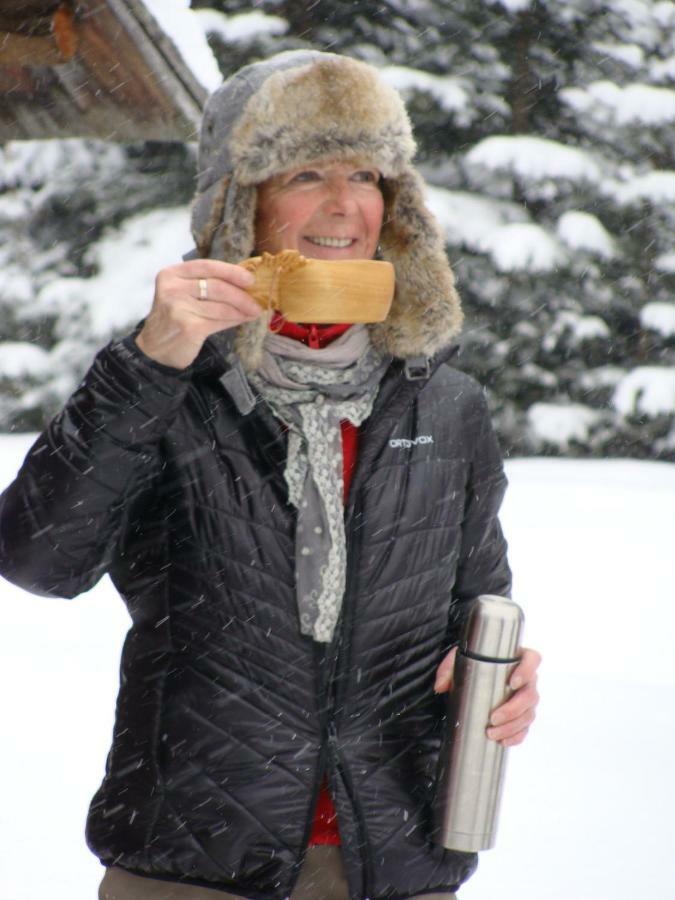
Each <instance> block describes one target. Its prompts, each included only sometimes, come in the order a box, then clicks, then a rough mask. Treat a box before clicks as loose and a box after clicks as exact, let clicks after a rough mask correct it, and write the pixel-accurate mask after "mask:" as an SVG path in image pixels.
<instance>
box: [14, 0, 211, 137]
mask: <svg viewBox="0 0 675 900" xmlns="http://www.w3.org/2000/svg"><path fill="white" fill-rule="evenodd" d="M206 96H207V92H206V90H205V89H204V88H203V87H202V85H201V84H200V83H199V82H198V81H197V80H196V78H195V77H194V75H193V74H192V72H191V71H190V69H189V68H188V66H187V64H186V63H185V61H184V60H183V59H182V57H181V56H180V54H179V53H178V51H177V49H176V47H175V46H174V44H173V43H172V41H171V40H170V39H169V38H168V37H167V35H166V34H165V33H164V32H163V31H162V30H161V28H160V27H159V25H158V24H157V22H156V21H155V20H154V19H153V18H152V16H151V15H150V14H149V12H148V11H147V9H146V8H145V6H144V5H143V3H142V0H78V2H70V3H67V2H66V3H64V2H59V0H4V2H3V4H2V9H1V10H0V142H2V141H7V140H16V139H31V138H65V137H95V138H102V139H104V140H110V141H121V142H135V141H142V140H160V141H190V140H195V139H196V137H197V132H198V127H199V120H200V117H201V110H202V107H203V105H204V101H205V99H206Z"/></svg>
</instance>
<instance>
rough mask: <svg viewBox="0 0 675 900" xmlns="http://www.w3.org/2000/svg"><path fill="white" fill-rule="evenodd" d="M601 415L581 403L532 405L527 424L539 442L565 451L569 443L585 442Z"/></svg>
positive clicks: (528, 412)
mask: <svg viewBox="0 0 675 900" xmlns="http://www.w3.org/2000/svg"><path fill="white" fill-rule="evenodd" d="M600 416H601V414H600V413H599V412H598V411H597V410H594V409H591V408H590V407H588V406H583V405H582V404H581V403H566V404H564V405H563V404H559V403H534V404H532V406H531V407H530V408H529V409H528V411H527V422H528V425H529V427H530V429H531V430H532V432H533V433H534V434H535V435H536V437H538V438H540V439H541V440H544V441H547V442H548V443H549V444H553V445H554V446H556V447H559V448H560V449H561V450H566V449H567V448H568V447H569V444H570V441H582V442H583V441H586V440H588V435H589V432H590V431H591V429H592V428H593V426H594V425H595V424H596V423H597V422H598V421H599V419H600Z"/></svg>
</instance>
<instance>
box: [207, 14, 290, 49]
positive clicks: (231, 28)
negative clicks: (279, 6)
mask: <svg viewBox="0 0 675 900" xmlns="http://www.w3.org/2000/svg"><path fill="white" fill-rule="evenodd" d="M195 15H196V16H197V19H198V20H199V24H200V26H201V28H202V29H203V31H204V34H216V35H218V37H219V38H221V40H223V41H225V42H226V43H228V44H234V43H237V42H240V41H242V42H243V41H250V40H252V39H253V38H256V37H259V36H260V35H263V34H269V35H280V34H285V33H286V32H287V31H288V22H287V21H286V19H282V18H281V17H280V16H270V15H267V14H266V13H263V12H260V10H252V11H251V12H246V13H238V14H236V15H231V16H228V15H226V14H225V13H222V12H218V10H215V9H197V10H195Z"/></svg>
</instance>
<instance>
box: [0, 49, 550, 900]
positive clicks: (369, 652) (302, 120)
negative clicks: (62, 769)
mask: <svg viewBox="0 0 675 900" xmlns="http://www.w3.org/2000/svg"><path fill="white" fill-rule="evenodd" d="M413 152H414V142H413V139H412V134H411V131H410V124H409V121H408V118H407V115H406V113H405V110H404V107H403V104H402V102H401V100H400V98H399V96H398V95H397V94H396V93H395V92H394V91H393V90H392V89H390V88H389V87H387V86H386V85H385V84H383V83H382V82H381V81H380V79H379V77H378V74H377V72H376V70H374V69H373V68H371V67H370V66H367V65H365V64H362V63H358V62H356V61H354V60H349V59H346V58H342V57H338V56H334V55H331V54H321V53H311V52H298V53H290V54H283V55H281V56H279V57H275V58H273V59H271V60H269V61H267V62H264V63H259V64H256V65H254V66H250V67H247V68H246V69H243V70H242V71H241V72H239V73H238V74H237V75H235V76H234V77H233V78H231V79H230V80H229V81H228V82H226V83H225V84H224V85H223V87H222V88H221V89H220V90H219V91H218V92H216V93H215V94H214V95H213V97H212V98H211V99H210V101H209V104H208V106H207V108H206V111H205V115H204V123H203V128H202V135H201V142H200V158H199V181H198V190H197V196H196V199H195V204H194V207H193V217H192V225H193V233H194V236H195V241H196V243H197V251H196V254H195V255H196V256H197V257H199V258H193V259H190V260H189V261H187V262H184V263H182V264H180V265H177V266H173V267H171V268H169V269H165V270H163V271H162V272H160V273H159V275H158V277H157V285H156V294H155V299H154V303H153V307H152V310H151V311H150V314H149V315H148V318H147V319H146V320H145V322H144V323H143V324H142V327H140V329H139V330H138V331H137V332H136V333H135V334H134V335H132V336H130V337H129V338H127V339H125V340H122V341H120V342H115V343H113V344H111V345H110V346H108V347H107V348H105V349H104V350H103V351H102V352H101V353H100V354H99V355H98V357H97V359H96V360H95V362H94V365H93V366H92V369H91V370H90V372H89V373H88V374H87V376H86V378H85V380H84V382H83V384H82V386H81V387H80V389H79V390H78V391H77V392H76V393H75V395H74V396H73V397H72V398H71V400H70V401H69V402H68V404H67V405H66V407H65V409H64V410H63V412H62V413H61V414H60V415H59V416H58V417H57V418H56V420H55V421H54V422H53V423H52V424H51V425H50V427H49V429H48V430H47V432H46V433H45V434H44V435H43V436H42V437H41V438H40V439H39V440H38V442H37V443H36V445H35V446H34V447H33V449H32V450H31V451H30V453H29V455H28V457H27V459H26V462H25V463H24V466H23V468H22V470H21V472H20V473H19V476H18V478H17V480H16V481H15V483H14V484H13V485H12V486H11V487H10V488H9V489H8V490H7V491H6V493H5V495H4V496H3V507H2V516H1V523H0V525H1V531H0V537H1V541H2V543H1V545H0V546H1V551H2V566H3V573H4V574H5V575H6V577H8V578H10V579H11V580H14V581H15V582H17V583H18V584H21V585H22V586H24V587H26V588H27V589H29V590H32V591H35V592H36V593H42V594H47V595H53V596H62V597H70V596H74V595H75V594H77V593H79V592H81V591H83V590H86V589H87V588H89V587H91V585H92V584H94V583H95V582H96V581H97V580H98V578H100V576H101V575H102V574H103V573H104V572H108V573H109V574H110V576H111V578H112V580H113V582H114V583H115V585H116V587H117V588H118V590H119V591H120V593H121V595H122V596H123V598H124V600H125V602H126V604H127V607H128V609H129V613H130V615H131V618H132V622H133V624H132V627H131V630H130V632H129V635H128V637H127V640H126V643H125V647H124V652H123V659H122V679H121V688H120V695H119V699H118V708H117V720H116V725H115V732H114V737H113V745H112V749H111V752H110V756H109V758H108V763H107V770H106V776H105V779H104V781H103V784H102V786H101V788H100V790H99V791H98V793H97V794H96V796H95V797H94V800H93V801H92V805H91V809H90V813H89V819H88V826H87V836H88V841H89V844H90V846H91V848H92V850H93V851H94V852H95V853H96V854H97V855H98V856H99V858H100V859H101V860H102V861H103V863H104V864H105V865H106V866H107V867H108V871H107V874H106V876H105V878H104V880H103V883H102V885H101V889H100V897H101V898H105V900H135V898H157V900H160V898H163V900H170V898H176V900H180V898H183V900H199V898H204V900H206V898H207V897H209V898H210V897H214V898H215V897H228V896H235V897H256V898H284V897H289V896H292V897H293V898H301V897H302V898H317V900H318V898H336V900H337V898H345V897H349V896H351V897H352V898H379V897H416V896H419V895H424V896H425V897H444V898H450V897H452V896H454V891H455V890H456V889H457V888H458V887H459V885H460V884H461V883H462V882H463V881H464V880H466V878H468V877H469V876H470V875H471V873H472V872H473V870H474V869H475V866H476V857H475V855H474V854H463V853H454V852H450V851H446V850H443V849H441V848H439V847H438V846H436V845H435V844H434V842H433V829H432V825H431V817H430V804H431V801H432V798H433V792H434V780H435V773H436V765H437V758H438V749H439V742H440V735H441V729H442V722H443V715H442V712H443V699H442V696H440V695H441V694H442V693H443V692H444V691H446V690H447V689H448V687H449V685H450V682H451V675H452V665H453V651H452V650H451V649H450V648H451V647H452V646H453V645H454V644H455V643H456V641H457V637H458V632H459V626H460V623H461V620H462V615H463V611H464V609H465V608H466V603H467V601H469V600H470V599H472V598H473V597H475V596H477V595H478V594H481V593H491V594H507V593H508V592H509V590H510V574H509V570H508V565H507V562H506V545H505V542H504V539H503V537H502V533H501V530H500V527H499V523H498V519H497V512H498V509H499V505H500V502H501V498H502V495H503V492H504V488H505V479H504V475H503V471H502V464H501V460H500V456H499V452H498V449H497V444H496V441H495V438H494V435H493V432H492V429H491V426H490V422H489V418H488V414H487V410H486V405H485V400H484V397H483V393H482V391H481V390H480V388H479V387H478V386H477V385H476V384H475V383H474V382H473V381H472V380H471V379H470V378H468V377H467V376H465V375H463V374H461V373H459V372H457V371H456V370H454V369H452V368H451V367H450V366H448V365H447V363H446V360H447V359H448V357H449V356H450V355H451V353H452V349H451V345H452V341H453V338H454V337H455V336H456V334H457V332H458V330H459V327H460V323H461V312H460V307H459V300H458V297H457V294H456V292H455V290H454V286H453V278H452V273H451V271H450V269H449V267H448V263H447V260H446V257H445V254H444V250H443V242H442V239H441V237H440V235H439V232H438V229H437V227H436V225H435V223H434V222H433V220H432V219H431V217H430V216H429V213H428V212H427V211H426V209H425V208H424V204H423V199H422V190H423V188H422V184H421V181H420V179H419V177H418V176H417V174H416V173H415V171H414V169H413V168H412V166H411V162H410V160H411V158H412V155H413ZM281 249H297V250H299V251H300V252H301V253H302V254H303V255H305V256H308V257H314V258H319V259H362V258H372V257H374V256H376V255H377V256H379V257H381V258H382V259H385V260H389V261H390V262H391V263H392V264H393V265H394V268H395V271H396V295H395V298H394V302H393V306H392V310H391V312H390V314H389V316H388V318H387V320H386V321H385V322H383V323H381V324H378V325H373V326H368V327H365V326H353V327H349V325H348V324H343V325H335V326H326V327H323V328H320V327H317V326H315V325H312V324H311V323H310V324H308V325H307V326H297V325H290V324H288V323H284V322H283V321H282V320H281V321H280V320H279V318H278V317H276V318H275V319H274V320H270V315H269V314H267V313H261V311H260V308H259V307H258V306H257V304H256V303H255V302H254V301H253V300H252V299H251V297H250V295H249V294H248V293H247V291H246V289H247V288H249V287H250V286H251V283H252V280H253V279H252V276H251V275H250V274H249V273H248V272H247V271H246V270H245V269H243V268H242V267H240V266H238V265H237V264H236V263H237V262H238V261H241V260H243V259H245V258H247V257H248V256H250V255H251V254H254V253H255V254H258V253H261V252H263V251H265V250H267V251H270V252H277V251H278V250H281ZM420 438H423V440H420ZM343 502H344V509H343ZM538 663H539V658H538V655H537V654H536V653H534V651H525V653H524V656H523V661H522V663H521V664H520V665H519V667H518V668H517V670H516V672H515V673H514V679H513V682H514V683H513V684H512V686H513V687H515V688H517V690H516V692H515V694H514V695H513V697H512V698H511V699H510V700H509V701H508V703H506V704H504V706H502V707H501V708H500V710H499V711H497V712H496V713H495V721H494V723H493V726H492V727H491V728H490V729H489V731H488V734H489V735H490V737H492V738H493V739H495V740H500V741H502V742H503V743H505V744H515V743H519V742H520V741H521V740H522V739H523V737H524V735H525V733H526V731H527V728H528V726H529V724H530V723H531V721H532V719H533V717H534V707H535V706H536V703H537V694H536V687H535V682H536V669H537V666H538ZM518 682H519V683H518ZM308 845H309V849H308Z"/></svg>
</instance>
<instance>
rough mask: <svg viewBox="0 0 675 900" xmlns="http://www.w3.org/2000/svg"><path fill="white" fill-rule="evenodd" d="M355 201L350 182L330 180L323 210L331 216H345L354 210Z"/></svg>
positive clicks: (336, 179)
mask: <svg viewBox="0 0 675 900" xmlns="http://www.w3.org/2000/svg"><path fill="white" fill-rule="evenodd" d="M354 205H355V200H354V192H353V189H352V184H351V182H350V181H349V180H348V179H346V178H331V179H330V180H329V181H328V184H327V192H326V200H325V201H324V208H325V209H326V211H327V212H331V213H333V214H336V213H337V214H342V215H347V214H348V213H350V212H352V211H353V209H354Z"/></svg>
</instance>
